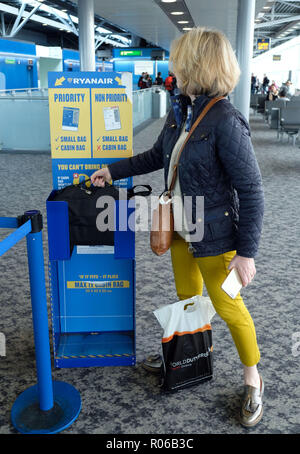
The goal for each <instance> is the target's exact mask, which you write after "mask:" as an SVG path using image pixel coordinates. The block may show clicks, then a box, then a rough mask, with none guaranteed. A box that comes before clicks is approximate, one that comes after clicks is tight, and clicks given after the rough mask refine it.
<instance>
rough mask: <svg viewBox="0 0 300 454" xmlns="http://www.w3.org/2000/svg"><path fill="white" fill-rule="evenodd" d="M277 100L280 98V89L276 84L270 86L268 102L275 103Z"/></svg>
mask: <svg viewBox="0 0 300 454" xmlns="http://www.w3.org/2000/svg"><path fill="white" fill-rule="evenodd" d="M273 82H274V81H273ZM277 98H278V87H277V85H276V84H275V82H274V83H272V84H271V85H270V86H269V91H268V94H267V97H266V101H275V100H276V99H277Z"/></svg>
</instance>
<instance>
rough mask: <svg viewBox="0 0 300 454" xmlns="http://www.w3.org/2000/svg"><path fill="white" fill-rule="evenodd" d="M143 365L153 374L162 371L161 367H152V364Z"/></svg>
mask: <svg viewBox="0 0 300 454" xmlns="http://www.w3.org/2000/svg"><path fill="white" fill-rule="evenodd" d="M142 367H143V369H145V370H146V371H147V372H151V373H152V374H160V371H161V367H151V366H147V364H142Z"/></svg>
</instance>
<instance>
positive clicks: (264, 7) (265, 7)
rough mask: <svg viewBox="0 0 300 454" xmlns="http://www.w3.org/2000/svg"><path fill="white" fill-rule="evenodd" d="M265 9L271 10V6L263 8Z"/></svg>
mask: <svg viewBox="0 0 300 454" xmlns="http://www.w3.org/2000/svg"><path fill="white" fill-rule="evenodd" d="M263 9H271V6H263Z"/></svg>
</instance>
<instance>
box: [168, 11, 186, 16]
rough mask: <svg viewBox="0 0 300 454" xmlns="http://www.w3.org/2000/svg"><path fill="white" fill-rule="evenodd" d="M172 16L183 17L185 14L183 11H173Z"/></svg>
mask: <svg viewBox="0 0 300 454" xmlns="http://www.w3.org/2000/svg"><path fill="white" fill-rule="evenodd" d="M171 14H173V16H181V15H182V14H184V12H183V11H173V12H172V13H171Z"/></svg>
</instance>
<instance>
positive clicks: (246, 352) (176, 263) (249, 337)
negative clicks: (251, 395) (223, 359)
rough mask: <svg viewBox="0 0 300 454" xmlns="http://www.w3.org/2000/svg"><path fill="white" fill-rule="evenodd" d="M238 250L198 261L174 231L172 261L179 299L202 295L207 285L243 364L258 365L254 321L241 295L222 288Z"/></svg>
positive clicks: (258, 353) (201, 258)
mask: <svg viewBox="0 0 300 454" xmlns="http://www.w3.org/2000/svg"><path fill="white" fill-rule="evenodd" d="M235 254H236V251H230V252H226V253H224V254H220V255H216V256H211V257H198V258H194V257H193V254H191V253H190V252H189V251H188V243H186V241H185V240H184V239H183V238H181V237H180V236H179V235H178V233H177V232H176V233H175V232H174V237H173V241H172V246H171V258H172V265H173V272H174V279H175V286H176V291H177V295H178V298H179V299H180V300H184V299H187V298H191V297H192V296H194V295H202V291H203V283H204V284H205V287H206V290H207V293H208V295H209V297H210V299H211V301H212V304H213V306H214V308H215V311H216V312H217V314H218V315H219V316H220V317H221V318H222V319H223V320H224V321H225V322H226V323H227V325H228V327H229V330H230V332H231V335H232V338H233V340H234V343H235V345H236V348H237V351H238V354H239V357H240V360H241V362H242V363H243V364H244V365H245V366H254V365H255V364H257V363H258V362H259V359H260V352H259V349H258V345H257V340H256V333H255V327H254V323H253V320H252V318H251V315H250V314H249V312H248V310H247V308H246V306H245V304H244V302H243V299H242V297H241V295H240V294H238V295H237V297H236V298H235V299H232V298H230V296H228V295H227V294H226V293H225V292H224V290H222V289H221V285H222V283H223V282H224V280H225V279H226V277H227V275H228V274H229V272H230V271H229V270H228V265H229V263H230V261H231V260H232V258H233V257H234V256H235Z"/></svg>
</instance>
